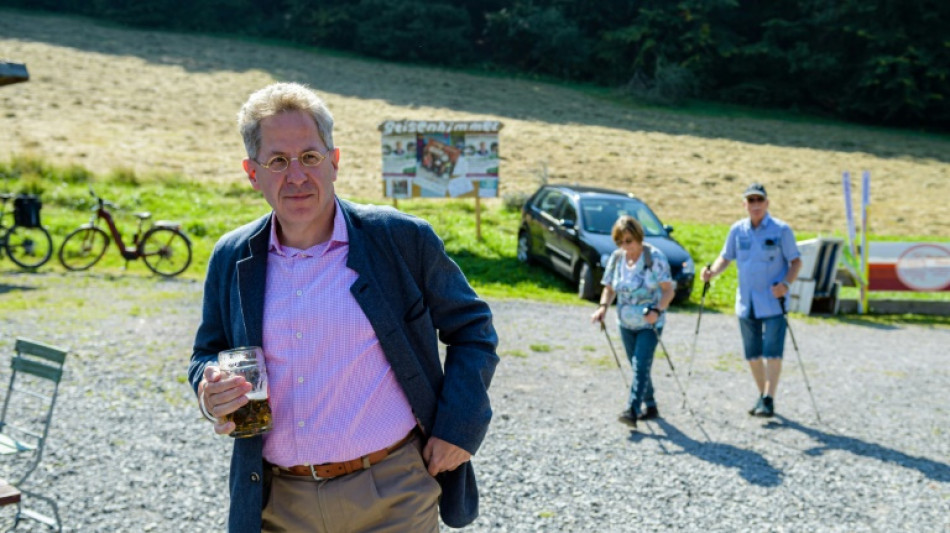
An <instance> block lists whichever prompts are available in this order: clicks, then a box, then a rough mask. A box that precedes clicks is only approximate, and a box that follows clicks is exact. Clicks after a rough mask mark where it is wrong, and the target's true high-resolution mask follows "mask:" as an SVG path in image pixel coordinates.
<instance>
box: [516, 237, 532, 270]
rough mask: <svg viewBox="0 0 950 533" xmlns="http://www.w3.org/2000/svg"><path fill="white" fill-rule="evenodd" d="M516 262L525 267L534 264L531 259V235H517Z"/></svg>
mask: <svg viewBox="0 0 950 533" xmlns="http://www.w3.org/2000/svg"><path fill="white" fill-rule="evenodd" d="M518 261H520V262H522V263H524V264H526V265H530V264H531V263H533V262H534V261H532V259H531V235H529V234H528V232H527V231H522V232H521V234H519V235H518Z"/></svg>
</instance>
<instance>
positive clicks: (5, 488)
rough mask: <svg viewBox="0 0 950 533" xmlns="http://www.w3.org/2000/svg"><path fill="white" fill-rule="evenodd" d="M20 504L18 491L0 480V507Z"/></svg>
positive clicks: (5, 481) (3, 480)
mask: <svg viewBox="0 0 950 533" xmlns="http://www.w3.org/2000/svg"><path fill="white" fill-rule="evenodd" d="M14 503H20V489H18V488H16V487H14V486H13V485H11V484H10V483H8V482H7V480H5V479H2V478H0V506H4V505H12V504H14Z"/></svg>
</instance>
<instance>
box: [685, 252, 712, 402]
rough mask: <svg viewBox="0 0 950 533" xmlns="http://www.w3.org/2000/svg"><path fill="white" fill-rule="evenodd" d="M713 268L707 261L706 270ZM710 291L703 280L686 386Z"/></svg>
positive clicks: (707, 283) (707, 284)
mask: <svg viewBox="0 0 950 533" xmlns="http://www.w3.org/2000/svg"><path fill="white" fill-rule="evenodd" d="M710 268H712V263H706V270H709V269H710ZM707 292H709V282H708V281H704V282H703V296H702V298H700V300H699V315H698V316H697V317H696V332H695V333H693V345H692V346H691V347H690V349H689V368H688V369H687V371H686V386H687V387H689V378H690V377H692V375H693V361H695V360H696V341H697V339H699V323H700V321H701V320H702V319H703V308H704V307H705V306H706V293H707ZM683 407H686V394H685V393H684V394H683Z"/></svg>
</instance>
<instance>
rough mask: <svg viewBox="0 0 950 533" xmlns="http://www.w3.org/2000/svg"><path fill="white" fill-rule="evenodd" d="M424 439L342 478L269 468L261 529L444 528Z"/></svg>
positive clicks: (336, 532) (331, 532)
mask: <svg viewBox="0 0 950 533" xmlns="http://www.w3.org/2000/svg"><path fill="white" fill-rule="evenodd" d="M421 446H422V445H421V441H420V440H419V437H418V436H414V437H413V438H412V439H411V440H410V441H409V443H408V444H406V445H405V446H403V447H401V448H399V449H398V450H396V451H394V452H393V453H392V454H390V455H389V457H387V458H386V459H384V460H382V461H381V462H379V463H377V464H375V465H373V466H371V467H370V468H368V469H367V470H360V471H359V472H354V473H352V474H347V475H344V476H340V477H338V478H334V479H329V480H324V481H316V480H314V479H313V478H310V477H303V476H290V475H287V474H281V473H280V472H277V473H274V471H273V469H265V470H264V472H265V475H264V479H265V483H267V484H269V485H270V491H269V492H270V495H269V496H267V490H266V489H267V486H266V485H265V497H266V498H267V501H266V503H265V504H264V510H263V514H262V526H261V530H262V531H266V532H277V531H290V532H296V531H313V532H321V533H364V532H366V533H368V532H374V533H383V532H391V533H405V532H413V533H416V532H423V533H424V532H432V533H438V531H439V505H438V503H439V497H440V496H441V495H442V490H441V487H439V484H438V482H437V481H436V480H435V478H433V477H432V476H430V475H429V472H428V471H427V470H426V467H425V464H424V463H423V461H422V454H421Z"/></svg>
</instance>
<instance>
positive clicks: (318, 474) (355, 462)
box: [272, 430, 415, 481]
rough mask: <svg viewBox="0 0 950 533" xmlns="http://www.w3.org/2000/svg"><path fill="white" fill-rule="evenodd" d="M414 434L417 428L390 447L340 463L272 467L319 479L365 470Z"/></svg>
mask: <svg viewBox="0 0 950 533" xmlns="http://www.w3.org/2000/svg"><path fill="white" fill-rule="evenodd" d="M414 434H415V430H413V431H410V432H409V434H408V435H406V436H405V437H403V438H402V439H401V440H400V441H399V442H397V443H396V444H393V445H392V446H389V447H388V448H383V449H382V450H378V451H375V452H373V453H370V454H367V455H364V456H363V457H358V458H356V459H351V460H349V461H341V462H339V463H324V464H322V465H295V466H291V467H288V468H284V467H282V466H277V465H272V468H274V470H276V471H278V472H279V473H280V474H283V475H291V476H302V477H312V478H313V479H315V480H317V481H322V480H324V479H333V478H335V477H340V476H344V475H346V474H351V473H353V472H356V471H358V470H365V469H367V468H369V467H371V466H373V465H374V464H376V463H378V462H380V461H382V460H383V459H385V458H387V457H389V454H391V453H392V452H394V451H396V450H398V449H399V448H402V447H403V446H405V445H406V444H408V443H409V441H410V440H412V437H413V435H414Z"/></svg>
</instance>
